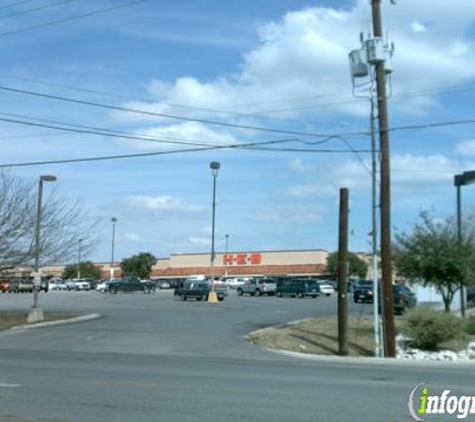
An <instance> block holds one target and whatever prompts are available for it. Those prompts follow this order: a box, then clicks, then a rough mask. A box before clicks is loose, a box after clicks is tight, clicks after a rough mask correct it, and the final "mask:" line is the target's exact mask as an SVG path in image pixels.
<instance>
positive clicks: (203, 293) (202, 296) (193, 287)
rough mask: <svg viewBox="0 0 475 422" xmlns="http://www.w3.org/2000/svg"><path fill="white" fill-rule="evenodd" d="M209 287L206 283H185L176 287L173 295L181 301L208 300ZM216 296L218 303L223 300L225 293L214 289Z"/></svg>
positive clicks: (194, 281)
mask: <svg viewBox="0 0 475 422" xmlns="http://www.w3.org/2000/svg"><path fill="white" fill-rule="evenodd" d="M210 291H211V286H210V284H209V283H208V282H207V281H196V280H193V281H185V282H184V283H183V286H181V287H176V288H175V292H174V295H175V296H179V297H180V299H181V300H186V299H190V298H193V299H196V300H208V295H209V292H210ZM215 292H216V296H217V297H218V300H219V301H222V300H224V298H225V296H226V292H225V291H224V290H223V289H220V288H216V289H215Z"/></svg>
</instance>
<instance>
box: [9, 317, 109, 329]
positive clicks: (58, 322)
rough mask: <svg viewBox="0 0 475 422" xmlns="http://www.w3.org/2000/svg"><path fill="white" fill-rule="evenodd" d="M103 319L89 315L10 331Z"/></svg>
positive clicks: (19, 326) (25, 326)
mask: <svg viewBox="0 0 475 422" xmlns="http://www.w3.org/2000/svg"><path fill="white" fill-rule="evenodd" d="M99 318H102V315H101V314H96V313H94V314H87V315H82V316H79V317H76V318H70V319H59V320H57V321H48V322H39V323H36V324H25V325H17V326H15V327H12V328H11V329H10V330H21V329H27V330H29V329H32V328H43V327H55V326H58V325H68V324H76V323H78V322H86V321H92V320H94V319H99Z"/></svg>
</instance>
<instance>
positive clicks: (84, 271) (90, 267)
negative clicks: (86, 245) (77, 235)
mask: <svg viewBox="0 0 475 422" xmlns="http://www.w3.org/2000/svg"><path fill="white" fill-rule="evenodd" d="M79 269H80V273H81V277H83V278H92V279H93V280H99V279H100V278H101V275H102V273H101V269H100V268H98V267H96V266H95V265H94V264H93V263H92V262H91V261H86V262H80V263H79ZM77 275H78V265H77V264H70V265H67V266H66V268H65V269H64V271H63V274H62V277H63V278H76V277H77Z"/></svg>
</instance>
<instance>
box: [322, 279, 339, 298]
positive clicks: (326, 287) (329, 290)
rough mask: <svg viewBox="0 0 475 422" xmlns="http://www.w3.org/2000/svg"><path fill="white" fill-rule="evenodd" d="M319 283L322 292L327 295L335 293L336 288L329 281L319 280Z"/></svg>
mask: <svg viewBox="0 0 475 422" xmlns="http://www.w3.org/2000/svg"><path fill="white" fill-rule="evenodd" d="M318 285H319V286H320V292H321V293H322V294H324V295H325V296H331V295H332V294H333V293H335V289H334V288H333V286H332V285H331V284H330V283H329V282H327V281H318Z"/></svg>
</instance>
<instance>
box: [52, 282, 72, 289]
mask: <svg viewBox="0 0 475 422" xmlns="http://www.w3.org/2000/svg"><path fill="white" fill-rule="evenodd" d="M49 289H50V290H55V291H66V290H68V286H67V285H66V283H65V282H64V281H53V282H50V283H49Z"/></svg>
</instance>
